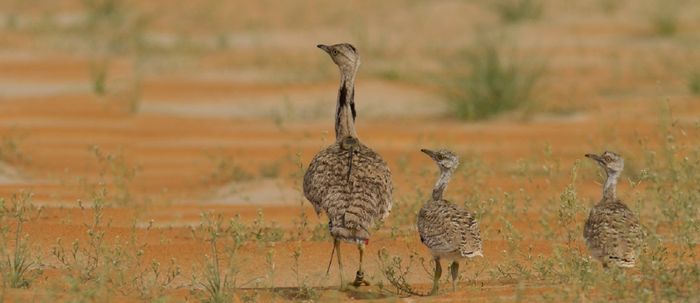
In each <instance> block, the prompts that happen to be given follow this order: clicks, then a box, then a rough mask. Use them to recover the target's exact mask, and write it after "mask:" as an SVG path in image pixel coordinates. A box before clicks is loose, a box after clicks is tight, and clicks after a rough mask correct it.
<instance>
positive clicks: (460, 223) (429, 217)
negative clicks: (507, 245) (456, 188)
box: [417, 149, 483, 294]
mask: <svg viewBox="0 0 700 303" xmlns="http://www.w3.org/2000/svg"><path fill="white" fill-rule="evenodd" d="M421 151H423V152H424V153H426V154H427V155H428V156H430V157H431V158H432V159H433V160H435V162H436V163H437V165H438V167H439V168H440V177H439V178H438V181H437V183H436V184H435V187H434V188H433V193H432V196H431V199H430V200H428V202H427V203H426V204H425V205H424V206H423V207H422V208H421V210H420V212H419V213H418V219H417V225H418V233H419V234H420V239H421V242H423V244H425V246H427V247H428V249H430V252H431V253H432V255H433V258H434V259H435V276H434V280H433V290H432V291H431V293H433V294H434V293H436V292H437V290H438V280H439V278H440V276H441V275H442V267H441V265H440V259H442V258H445V259H448V260H451V261H452V264H451V266H450V269H451V274H452V288H453V290H454V289H455V288H456V283H457V275H458V272H459V260H460V259H462V258H472V257H476V256H483V251H482V248H481V235H480V232H479V225H478V224H477V222H476V220H475V219H474V216H472V214H471V213H470V212H469V211H467V210H466V209H464V208H461V207H458V206H456V205H454V204H452V203H450V202H449V201H447V200H445V199H443V198H442V193H443V192H444V191H445V188H446V187H447V184H448V183H449V180H450V177H451V175H452V172H453V171H454V170H455V169H456V168H457V165H459V159H458V158H457V156H456V155H455V154H454V153H452V152H450V151H448V150H439V151H430V150H426V149H422V150H421Z"/></svg>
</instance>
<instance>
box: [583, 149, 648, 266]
mask: <svg viewBox="0 0 700 303" xmlns="http://www.w3.org/2000/svg"><path fill="white" fill-rule="evenodd" d="M586 157H588V158H590V159H593V160H594V161H595V162H596V163H598V165H600V166H601V167H602V168H603V170H604V171H605V174H606V176H607V180H606V181H605V185H604V186H603V198H602V199H601V200H600V202H598V204H596V205H595V206H594V207H593V209H591V212H590V214H589V215H588V220H586V224H585V226H584V227H583V238H584V239H585V240H586V245H587V246H588V250H589V251H590V252H591V255H593V257H595V258H596V259H598V260H600V261H601V262H602V263H603V267H608V265H609V264H613V265H617V266H619V267H633V266H634V263H635V260H636V259H637V256H638V255H639V251H640V249H641V246H642V239H643V231H642V228H641V227H640V225H639V220H638V219H637V217H636V216H635V215H634V214H633V213H632V211H631V210H630V209H629V208H628V207H627V206H626V205H625V204H624V203H623V202H622V201H621V200H620V199H618V198H617V197H616V196H615V187H616V185H617V178H618V177H619V176H620V173H621V172H622V169H623V168H624V166H625V161H624V160H623V159H622V157H620V155H618V154H616V153H613V152H609V151H606V152H604V153H603V154H602V155H595V154H586Z"/></svg>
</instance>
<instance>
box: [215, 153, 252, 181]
mask: <svg viewBox="0 0 700 303" xmlns="http://www.w3.org/2000/svg"><path fill="white" fill-rule="evenodd" d="M209 159H210V160H211V161H212V162H213V163H214V171H213V172H212V173H211V174H210V175H209V180H211V181H212V182H214V183H217V184H223V183H228V182H245V181H250V180H252V179H253V175H252V174H251V173H250V172H248V171H247V170H245V169H244V168H242V167H241V166H239V165H238V164H236V163H235V162H234V160H233V159H232V158H231V157H229V156H227V155H213V156H210V157H209Z"/></svg>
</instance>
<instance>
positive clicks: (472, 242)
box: [418, 200, 481, 256]
mask: <svg viewBox="0 0 700 303" xmlns="http://www.w3.org/2000/svg"><path fill="white" fill-rule="evenodd" d="M418 232H419V234H420V236H421V241H422V242H423V243H424V244H425V245H426V246H427V247H428V248H429V249H430V250H432V251H433V253H437V254H448V253H453V252H456V251H459V253H460V254H461V255H462V256H475V255H481V236H480V234H479V227H478V224H477V223H476V220H475V219H474V218H473V216H472V215H471V214H470V213H469V212H468V211H467V210H465V209H462V208H459V207H457V206H456V205H454V204H452V203H449V202H447V201H444V200H442V201H431V202H428V203H427V204H426V205H425V206H423V208H421V210H420V212H419V214H418Z"/></svg>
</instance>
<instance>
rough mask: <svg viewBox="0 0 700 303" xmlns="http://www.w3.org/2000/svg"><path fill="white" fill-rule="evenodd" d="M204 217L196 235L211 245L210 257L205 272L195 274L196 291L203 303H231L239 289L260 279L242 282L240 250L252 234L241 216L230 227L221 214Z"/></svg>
mask: <svg viewBox="0 0 700 303" xmlns="http://www.w3.org/2000/svg"><path fill="white" fill-rule="evenodd" d="M201 217H202V223H201V224H200V226H199V228H197V229H193V230H192V233H193V236H195V237H197V235H198V234H203V240H204V241H205V242H207V243H208V244H209V254H206V255H205V257H204V259H205V260H204V267H203V269H202V270H201V272H200V273H199V274H197V273H196V272H195V273H193V274H192V285H193V289H192V292H193V293H195V295H197V297H198V298H199V299H200V300H201V301H202V302H216V303H218V302H230V301H231V300H232V298H233V296H234V294H235V292H236V290H237V288H238V287H239V286H241V285H247V284H249V283H251V282H254V281H257V280H259V278H257V277H254V278H252V279H250V280H249V281H246V282H244V283H241V284H239V283H238V273H239V272H240V264H241V262H242V260H241V258H240V256H239V255H238V249H239V248H240V247H241V245H242V244H243V243H244V242H245V241H247V240H248V239H250V237H251V235H250V233H249V232H248V231H247V229H246V228H245V226H244V225H242V224H241V223H240V221H239V219H240V218H238V217H237V218H235V219H232V220H230V221H229V224H228V226H224V224H223V216H221V215H220V214H219V215H214V214H210V213H202V215H201Z"/></svg>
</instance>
